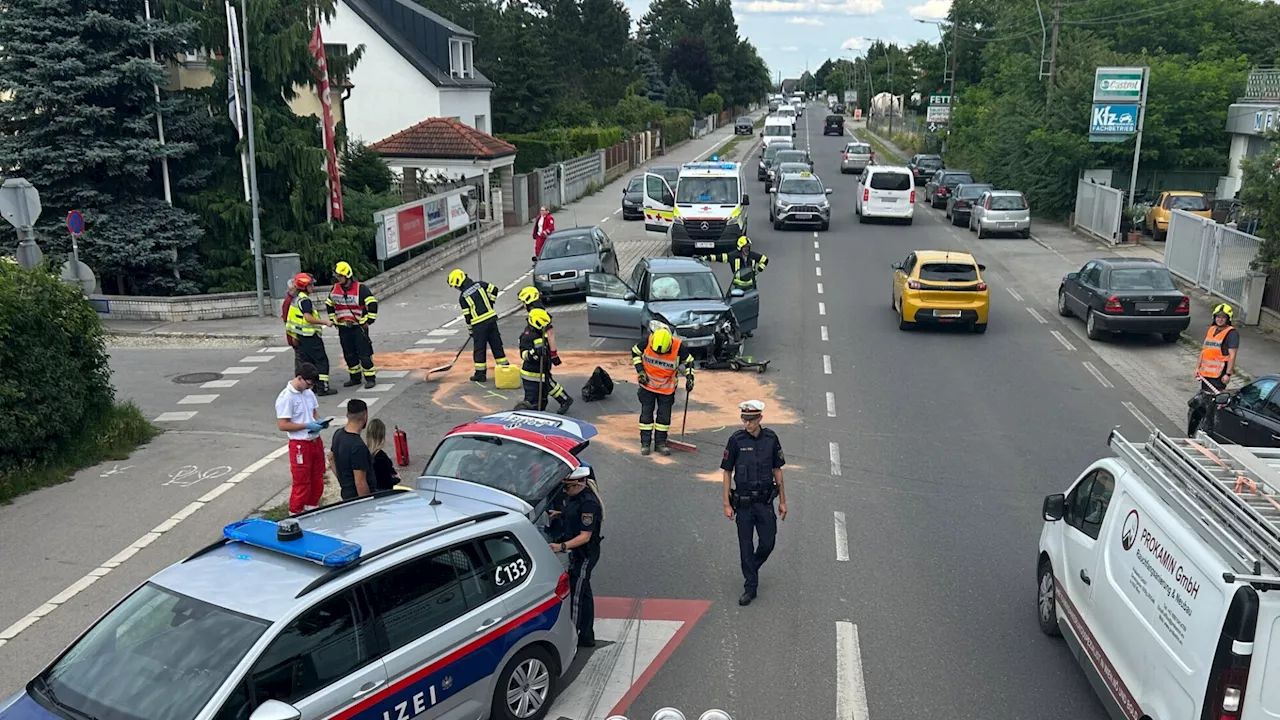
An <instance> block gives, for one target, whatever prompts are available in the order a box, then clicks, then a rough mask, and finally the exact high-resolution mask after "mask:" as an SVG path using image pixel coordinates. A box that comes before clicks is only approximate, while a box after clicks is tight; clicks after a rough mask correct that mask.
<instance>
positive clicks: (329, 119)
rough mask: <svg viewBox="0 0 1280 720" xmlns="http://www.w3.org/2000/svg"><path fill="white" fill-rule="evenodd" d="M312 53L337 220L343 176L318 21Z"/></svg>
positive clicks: (332, 213)
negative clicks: (340, 170) (339, 167)
mask: <svg viewBox="0 0 1280 720" xmlns="http://www.w3.org/2000/svg"><path fill="white" fill-rule="evenodd" d="M310 47H311V55H312V57H314V58H315V60H316V67H315V75H316V92H317V94H318V95H319V97H320V107H321V108H322V109H323V113H324V116H323V120H324V149H325V152H327V153H328V155H329V159H328V162H326V163H325V166H326V169H327V170H328V172H329V182H328V185H329V214H330V216H331V217H333V218H334V219H337V220H341V219H342V177H341V176H340V175H339V174H338V147H337V131H336V128H335V127H334V123H333V101H332V100H331V99H330V97H329V67H328V64H327V63H325V60H324V39H323V38H321V37H320V24H319V23H316V29H315V32H313V33H312V34H311V46H310Z"/></svg>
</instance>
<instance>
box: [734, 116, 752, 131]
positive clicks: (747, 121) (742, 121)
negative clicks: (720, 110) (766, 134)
mask: <svg viewBox="0 0 1280 720" xmlns="http://www.w3.org/2000/svg"><path fill="white" fill-rule="evenodd" d="M755 133H756V124H755V123H754V122H752V121H751V118H749V117H747V116H746V115H743V116H742V117H739V118H738V119H737V120H736V121H734V123H733V134H734V135H754V134H755Z"/></svg>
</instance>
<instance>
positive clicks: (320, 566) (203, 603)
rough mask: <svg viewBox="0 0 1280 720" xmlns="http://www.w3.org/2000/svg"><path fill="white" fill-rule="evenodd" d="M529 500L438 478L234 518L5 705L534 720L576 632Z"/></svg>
mask: <svg viewBox="0 0 1280 720" xmlns="http://www.w3.org/2000/svg"><path fill="white" fill-rule="evenodd" d="M524 507H525V503H523V501H521V500H519V499H517V498H515V497H512V496H511V495H508V494H506V493H503V492H500V491H497V490H493V489H491V488H486V487H483V486H481V485H476V484H473V483H468V482H464V481H459V480H453V479H449V478H437V479H435V481H434V482H433V483H432V484H431V490H430V491H426V490H403V489H399V490H391V491H387V492H382V493H377V494H375V495H372V496H368V497H364V498H359V499H355V500H350V501H347V502H342V503H339V504H337V505H332V506H329V507H326V508H322V509H320V510H315V511H312V512H310V513H306V514H303V515H301V516H298V517H297V518H293V519H287V520H283V521H281V522H280V523H273V522H271V521H268V520H264V519H250V520H244V521H240V522H236V523H232V524H231V525H228V526H227V527H226V528H224V529H223V537H222V538H221V539H219V540H218V541H217V542H215V543H213V544H211V545H209V546H208V547H206V548H204V549H203V550H200V551H199V552H197V553H195V554H194V555H192V556H191V557H189V558H187V559H186V560H184V561H182V562H179V563H177V564H175V565H172V566H170V567H169V568H167V569H165V570H162V571H161V572H160V573H159V574H157V575H155V576H154V577H152V578H151V579H150V580H149V581H147V582H146V583H145V584H143V585H142V586H141V587H139V588H138V589H136V590H135V591H133V592H132V593H130V594H129V595H128V597H126V598H125V599H124V600H122V601H121V602H120V603H119V604H117V605H116V606H115V607H114V608H112V609H111V610H110V611H109V612H107V614H106V615H104V616H103V617H102V618H101V619H99V620H98V622H97V623H95V624H94V625H93V626H92V627H91V628H89V630H88V631H87V632H85V633H84V634H83V635H81V636H80V637H79V639H77V640H76V641H75V642H74V643H73V644H72V645H71V647H70V648H68V649H67V650H66V651H64V652H63V653H62V654H61V655H60V656H58V658H57V659H56V660H54V661H53V663H52V664H51V665H49V666H48V668H46V669H45V670H44V671H43V672H41V673H40V674H39V675H38V676H37V677H36V678H35V679H34V680H32V681H31V682H30V683H28V684H27V686H26V688H25V689H24V690H23V691H22V692H19V693H18V694H16V695H14V696H13V697H11V698H9V699H8V700H6V701H4V702H2V703H0V720H303V719H305V720H330V719H332V720H352V719H355V720H409V718H418V719H419V720H434V719H436V718H499V719H501V720H510V719H513V718H515V719H519V720H539V719H540V718H542V717H544V716H545V715H546V713H547V712H548V710H549V709H550V706H551V703H552V700H553V698H554V697H555V693H556V691H557V689H558V688H559V686H560V682H561V678H562V676H563V674H564V672H565V671H566V670H567V669H568V668H569V666H570V664H571V663H572V661H573V658H574V654H575V652H576V644H577V637H576V632H575V628H574V626H573V622H572V619H571V618H570V609H569V606H568V603H567V602H566V599H567V598H568V596H569V577H568V575H567V574H566V573H565V572H564V569H563V566H562V565H561V562H560V561H559V559H558V558H557V556H556V555H555V554H554V553H553V552H551V549H550V548H549V547H548V546H547V543H546V540H545V538H543V537H542V536H541V535H540V534H539V533H538V531H537V530H536V529H535V528H534V527H533V525H532V524H531V523H530V522H529V521H528V519H527V518H526V517H525V515H524V512H523V511H524Z"/></svg>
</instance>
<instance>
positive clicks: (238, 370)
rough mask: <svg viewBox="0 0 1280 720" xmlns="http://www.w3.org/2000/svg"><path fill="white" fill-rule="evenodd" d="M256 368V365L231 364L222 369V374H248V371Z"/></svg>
mask: <svg viewBox="0 0 1280 720" xmlns="http://www.w3.org/2000/svg"><path fill="white" fill-rule="evenodd" d="M257 369H258V366H257V365H247V366H246V365H240V366H232V367H229V368H227V369H225V370H223V371H222V374H223V375H248V374H249V373H251V372H253V371H254V370H257Z"/></svg>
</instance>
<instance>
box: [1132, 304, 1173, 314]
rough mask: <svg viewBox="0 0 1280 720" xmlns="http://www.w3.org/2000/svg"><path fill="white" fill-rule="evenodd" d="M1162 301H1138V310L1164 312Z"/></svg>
mask: <svg viewBox="0 0 1280 720" xmlns="http://www.w3.org/2000/svg"><path fill="white" fill-rule="evenodd" d="M1165 307H1166V306H1165V304H1164V303H1138V312H1164V309H1165Z"/></svg>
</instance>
